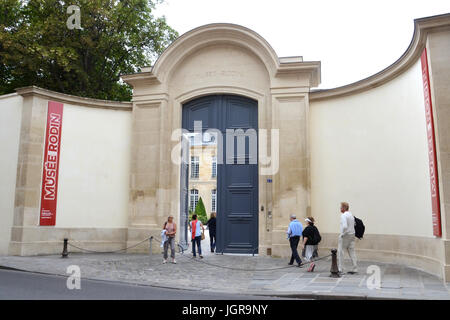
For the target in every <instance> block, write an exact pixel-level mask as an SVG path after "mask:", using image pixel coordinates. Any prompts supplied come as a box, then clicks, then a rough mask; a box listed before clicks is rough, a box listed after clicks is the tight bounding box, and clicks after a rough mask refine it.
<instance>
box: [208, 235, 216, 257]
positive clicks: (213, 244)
mask: <svg viewBox="0 0 450 320" xmlns="http://www.w3.org/2000/svg"><path fill="white" fill-rule="evenodd" d="M209 242H210V245H211V252H214V250H215V249H216V233H215V232H209Z"/></svg>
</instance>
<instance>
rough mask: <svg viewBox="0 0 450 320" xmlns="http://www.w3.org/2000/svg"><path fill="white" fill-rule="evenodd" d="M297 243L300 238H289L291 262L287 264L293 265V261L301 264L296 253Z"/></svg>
mask: <svg viewBox="0 0 450 320" xmlns="http://www.w3.org/2000/svg"><path fill="white" fill-rule="evenodd" d="M299 241H300V236H294V237H290V238H289V243H290V245H291V250H292V255H291V261H290V262H289V263H290V264H293V263H294V259H295V261H296V262H297V263H298V264H300V263H302V259H300V257H299V255H298V251H297V247H298V242H299Z"/></svg>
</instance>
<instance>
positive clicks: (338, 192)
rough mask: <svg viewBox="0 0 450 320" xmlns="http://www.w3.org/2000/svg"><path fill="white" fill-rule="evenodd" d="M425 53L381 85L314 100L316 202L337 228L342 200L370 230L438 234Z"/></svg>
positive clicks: (325, 221) (322, 219)
mask: <svg viewBox="0 0 450 320" xmlns="http://www.w3.org/2000/svg"><path fill="white" fill-rule="evenodd" d="M424 108H425V107H424V99H423V87H422V75H421V67H420V61H418V62H417V63H416V64H414V66H413V67H411V68H410V69H409V70H408V71H406V72H405V73H403V74H402V75H400V76H399V77H397V78H395V79H394V80H392V81H390V82H389V83H386V84H384V85H382V86H380V87H378V88H375V89H371V90H369V91H365V92H362V93H359V94H355V95H352V96H348V97H342V98H335V99H329V100H323V101H318V102H314V101H312V102H311V105H310V121H311V122H310V123H311V126H310V128H311V129H310V130H311V131H310V132H311V136H310V139H311V140H310V143H311V144H310V146H311V189H312V190H311V209H312V214H313V216H315V217H316V218H317V220H318V221H317V222H318V226H319V228H320V229H321V230H322V232H339V216H340V212H339V204H340V202H341V201H347V202H349V203H350V211H351V212H353V214H354V215H355V216H357V217H361V218H362V219H363V220H364V223H365V225H366V233H371V234H393V235H394V234H395V235H412V236H429V237H432V236H433V233H432V217H431V195H430V194H431V192H430V181H429V172H428V154H427V134H426V129H425V109H424Z"/></svg>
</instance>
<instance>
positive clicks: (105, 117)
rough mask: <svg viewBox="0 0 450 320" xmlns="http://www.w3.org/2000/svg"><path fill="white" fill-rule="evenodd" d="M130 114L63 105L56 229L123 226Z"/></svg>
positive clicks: (128, 157) (125, 223)
mask: <svg viewBox="0 0 450 320" xmlns="http://www.w3.org/2000/svg"><path fill="white" fill-rule="evenodd" d="M130 142H131V111H120V110H110V109H100V108H89V107H80V106H74V105H68V104H65V105H64V111H63V123H62V136H61V158H60V163H59V182H58V207H57V213H56V226H57V227H67V228H82V227H86V228H87V227H89V228H120V227H127V225H128V195H129V174H130V154H131V150H130Z"/></svg>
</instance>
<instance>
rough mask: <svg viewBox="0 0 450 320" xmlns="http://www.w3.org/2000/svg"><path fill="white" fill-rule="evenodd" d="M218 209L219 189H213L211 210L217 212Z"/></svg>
mask: <svg viewBox="0 0 450 320" xmlns="http://www.w3.org/2000/svg"><path fill="white" fill-rule="evenodd" d="M216 210H217V190H216V189H214V190H211V212H216Z"/></svg>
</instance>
